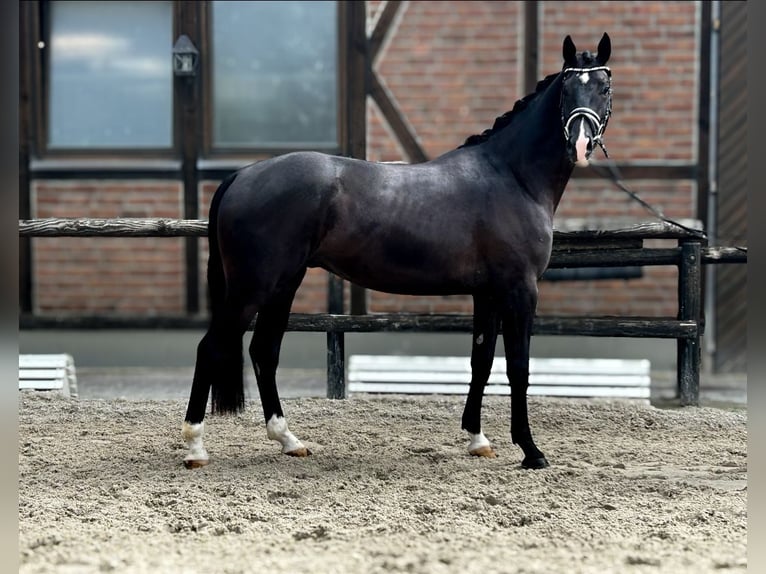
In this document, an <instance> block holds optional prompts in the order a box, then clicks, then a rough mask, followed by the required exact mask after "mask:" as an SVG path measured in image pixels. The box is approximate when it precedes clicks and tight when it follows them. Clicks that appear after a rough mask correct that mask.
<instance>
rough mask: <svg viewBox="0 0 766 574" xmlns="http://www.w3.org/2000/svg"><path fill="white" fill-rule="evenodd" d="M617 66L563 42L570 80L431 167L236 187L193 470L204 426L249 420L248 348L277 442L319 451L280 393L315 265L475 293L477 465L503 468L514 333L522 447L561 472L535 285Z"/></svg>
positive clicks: (396, 287)
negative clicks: (497, 386)
mask: <svg viewBox="0 0 766 574" xmlns="http://www.w3.org/2000/svg"><path fill="white" fill-rule="evenodd" d="M610 52H611V42H610V40H609V36H608V35H607V34H604V35H603V37H602V38H601V41H600V42H599V45H598V51H597V53H596V54H593V53H591V52H587V51H586V52H579V53H578V52H577V50H576V48H575V45H574V43H573V42H572V40H571V38H570V37H569V36H567V37H566V39H565V40H564V43H563V56H564V66H563V69H562V71H561V72H559V73H556V74H552V75H550V76H548V77H546V78H545V79H544V80H542V81H541V82H539V84H538V85H537V89H536V90H535V92H534V93H532V94H530V95H528V96H527V97H525V98H523V99H521V100H519V101H518V102H517V103H516V105H515V106H514V108H513V110H512V111H510V112H507V113H506V114H504V115H502V116H500V117H499V118H497V120H496V121H495V124H494V125H493V127H492V128H491V129H488V130H485V131H484V132H483V133H482V134H480V135H474V136H471V137H469V138H468V139H467V140H466V141H465V143H464V144H463V145H461V146H460V147H458V148H457V149H455V150H452V151H450V152H448V153H445V154H444V155H442V156H440V157H438V158H436V159H434V160H432V161H428V162H425V163H420V164H414V165H406V164H381V163H373V162H367V161H361V160H356V159H350V158H344V157H338V156H332V155H325V154H321V153H315V152H296V153H289V154H285V155H282V156H278V157H274V158H271V159H268V160H265V161H262V162H258V163H255V164H253V165H249V166H247V167H244V168H242V169H240V170H239V171H237V172H236V173H234V174H232V175H231V176H229V177H228V178H227V179H225V180H224V181H223V182H222V183H221V185H220V187H219V188H218V190H217V191H216V193H215V195H214V197H213V200H212V203H211V206H210V223H209V233H208V238H209V244H210V259H209V263H208V284H209V295H210V300H211V309H210V311H211V318H210V326H209V329H208V331H207V333H206V334H205V336H204V337H203V339H202V341H201V342H200V344H199V347H198V349H197V362H196V368H195V373H194V381H193V384H192V389H191V397H190V399H189V406H188V410H187V412H186V418H185V421H184V424H183V428H182V435H183V438H184V441H185V442H186V445H187V447H188V449H189V452H188V454H187V456H186V458H185V459H184V463H185V465H186V466H187V467H189V468H193V467H197V466H202V465H205V464H207V462H208V456H207V453H206V452H205V449H204V446H203V444H202V436H203V431H204V426H203V424H204V423H203V419H204V417H205V410H206V405H207V401H208V395H209V394H210V389H211V388H212V412H214V413H215V412H220V413H234V412H238V411H241V410H242V409H243V408H244V403H245V397H244V384H243V372H242V370H243V360H242V338H243V335H244V333H245V332H246V330H247V328H248V326H249V324H250V322H251V321H252V319H253V317H256V321H255V327H254V334H253V338H252V342H251V344H250V357H251V359H252V362H253V367H254V369H255V374H256V378H257V381H258V390H259V393H260V397H261V403H262V406H263V413H264V416H265V421H266V431H267V435H268V437H269V438H270V439H272V440H276V441H278V442H280V443H281V444H282V452H284V453H285V454H289V455H293V456H306V455H308V454H310V452H309V451H308V449H307V448H306V447H305V446H303V444H301V442H300V441H299V440H298V439H297V438H296V437H295V436H294V435H293V434H292V433H291V432H290V431H289V430H288V428H287V423H286V421H285V418H284V414H283V411H282V407H281V405H280V401H279V396H278V393H277V387H276V380H275V375H276V370H277V363H278V360H279V351H280V346H281V342H282V337H283V334H284V332H285V328H286V326H287V320H288V316H289V313H290V307H291V305H292V301H293V297H294V295H295V292H296V290H297V289H298V287H299V285H300V284H301V281H302V280H303V277H304V275H305V273H306V269H307V268H308V267H322V268H324V269H327V270H328V271H331V272H333V273H335V274H336V275H338V276H340V277H342V278H344V279H347V280H348V281H351V282H353V283H356V284H357V285H362V286H364V287H367V288H369V289H375V290H379V291H386V292H389V293H401V294H421V295H451V294H471V295H472V296H473V301H474V324H473V345H472V351H471V367H472V377H471V385H470V389H469V391H468V397H467V400H466V404H465V410H464V412H463V418H462V428H463V429H465V430H466V431H468V433H469V434H470V438H471V442H470V444H469V447H468V449H469V452H470V453H471V454H474V455H478V456H489V457H492V456H494V455H495V453H494V451H493V450H492V448H491V446H490V444H489V441H488V440H487V438H486V437H485V436H484V434H483V433H482V430H481V404H482V397H483V394H484V387H485V385H486V383H487V379H488V377H489V373H490V368H491V366H492V360H493V357H494V351H495V343H496V340H497V334H498V331H499V328H500V326H501V325H502V327H503V328H502V332H503V340H504V343H505V355H506V361H507V373H508V379H509V381H510V385H511V437H512V439H513V442H514V443H515V444H517V445H519V446H520V447H521V449H522V450H523V452H524V459H523V462H522V465H523V466H524V467H526V468H543V467H545V466H548V462H547V460H546V459H545V456H544V455H543V453H542V452H541V451H540V450H539V449H538V448H537V446H535V443H534V441H533V440H532V433H531V431H530V428H529V421H528V416H527V387H528V378H529V342H530V334H531V330H532V321H533V318H534V315H535V309H536V306H537V281H538V279H539V278H540V276H541V275H542V274H543V271H545V268H546V266H547V265H548V260H549V258H550V255H551V247H552V236H553V214H554V212H555V211H556V207H557V206H558V204H559V201H560V200H561V196H562V194H563V192H564V188H565V187H566V184H567V182H568V180H569V177H570V175H571V173H572V170H573V167H574V165H575V164H580V165H587V163H588V158H589V156H590V154H591V152H592V151H593V148H594V146H595V144H600V143H601V137H602V135H603V133H604V129H605V127H606V123H607V120H608V119H609V115H610V112H611V83H610V82H611V79H610V77H611V73H610V70H609V68H607V67H606V65H605V64H606V63H607V60H608V59H609V55H610Z"/></svg>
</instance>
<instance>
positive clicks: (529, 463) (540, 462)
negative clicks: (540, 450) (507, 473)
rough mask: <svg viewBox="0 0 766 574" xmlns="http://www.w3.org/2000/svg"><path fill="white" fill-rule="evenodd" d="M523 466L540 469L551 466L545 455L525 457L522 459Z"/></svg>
mask: <svg viewBox="0 0 766 574" xmlns="http://www.w3.org/2000/svg"><path fill="white" fill-rule="evenodd" d="M521 466H522V467H524V468H531V469H532V470H538V469H541V468H546V467H548V466H550V464H548V461H547V460H545V457H544V456H541V457H539V458H529V457H527V458H525V459H524V460H522V461H521Z"/></svg>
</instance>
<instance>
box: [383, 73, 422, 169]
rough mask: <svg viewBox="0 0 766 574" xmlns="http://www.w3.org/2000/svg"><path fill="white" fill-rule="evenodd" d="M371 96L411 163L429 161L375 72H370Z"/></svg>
mask: <svg viewBox="0 0 766 574" xmlns="http://www.w3.org/2000/svg"><path fill="white" fill-rule="evenodd" d="M370 95H371V96H372V98H373V99H374V100H375V103H376V104H378V107H379V108H380V111H381V113H382V114H383V117H384V118H385V119H386V121H387V122H388V125H389V126H390V127H391V129H392V130H393V132H394V134H395V135H396V138H397V139H398V140H399V143H400V144H401V145H402V147H403V148H404V153H406V154H407V159H408V160H409V162H410V163H421V162H424V161H428V156H427V155H426V153H425V151H423V148H422V147H421V146H420V143H419V142H418V140H417V138H416V137H415V134H414V132H413V131H412V129H411V128H410V126H409V124H407V122H406V121H405V120H404V117H403V116H402V113H401V111H400V110H399V107H398V106H397V105H396V104H395V103H394V100H393V97H392V96H391V94H390V93H389V91H388V89H387V88H386V87H385V86H384V85H383V83H382V82H381V81H380V78H378V75H377V74H376V73H375V71H374V70H371V71H370Z"/></svg>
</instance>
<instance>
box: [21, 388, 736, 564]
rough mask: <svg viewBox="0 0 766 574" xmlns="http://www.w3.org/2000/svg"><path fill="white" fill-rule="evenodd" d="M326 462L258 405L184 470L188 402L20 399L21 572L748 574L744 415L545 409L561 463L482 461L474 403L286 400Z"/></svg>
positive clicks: (538, 431) (505, 408)
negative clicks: (298, 452) (532, 465)
mask: <svg viewBox="0 0 766 574" xmlns="http://www.w3.org/2000/svg"><path fill="white" fill-rule="evenodd" d="M283 402H284V406H285V412H286V414H287V418H288V422H289V423H290V428H291V430H292V431H293V432H294V433H295V434H296V435H297V436H298V437H299V438H300V439H301V440H302V441H303V442H304V444H306V446H308V447H309V448H310V449H311V450H312V451H313V455H312V456H311V457H308V458H306V459H295V458H291V457H288V456H285V455H282V454H281V453H280V450H279V446H278V445H277V443H274V442H271V441H269V440H268V439H267V438H266V432H265V426H264V424H263V422H262V417H261V412H260V405H259V404H258V402H257V401H253V402H251V403H248V408H247V410H246V412H245V413H243V414H242V415H238V416H234V417H220V416H208V417H207V419H206V420H207V424H208V427H207V435H206V441H205V444H206V447H207V450H208V452H209V454H210V458H211V463H210V465H208V466H206V467H204V468H200V469H195V470H186V469H185V468H184V467H183V465H182V459H183V457H184V454H185V447H184V445H183V442H182V440H181V437H180V428H181V422H182V420H183V415H184V412H185V407H186V404H185V402H182V401H175V400H170V401H127V400H83V399H80V400H77V399H71V398H66V397H63V396H61V395H57V394H53V393H40V392H25V393H22V395H21V397H20V399H19V561H20V570H19V571H20V572H22V573H33V572H45V573H50V572H67V573H68V572H85V573H90V572H111V571H115V572H121V573H124V572H173V573H176V572H188V573H197V572H200V573H202V572H222V573H237V572H269V573H270V574H277V573H283V572H284V573H288V572H289V573H297V572H310V573H311V574H319V573H324V572H328V573H329V572H342V573H346V572H350V573H357V572H358V573H376V572H416V573H417V572H428V573H431V572H434V573H442V572H444V573H446V572H459V573H470V572H477V573H481V574H486V573H489V572H553V573H558V572H566V573H571V572H594V573H599V574H603V573H604V572H620V573H622V572H627V573H632V572H636V573H638V572H652V573H655V572H673V573H679V572H681V573H684V572H688V573H695V574H697V573H700V572H714V571H715V572H721V571H724V572H727V571H737V572H742V571H745V570H746V567H747V562H746V554H747V552H746V550H747V430H746V427H747V411H746V410H745V409H744V408H741V409H730V410H726V409H716V408H685V409H676V410H664V409H657V408H654V407H652V406H648V405H644V404H638V403H635V402H626V401H623V402H618V401H613V402H610V401H593V400H565V399H549V398H533V399H530V418H531V422H532V430H533V434H534V435H535V438H536V441H537V444H538V446H539V447H540V448H541V449H542V450H543V452H545V454H546V456H547V457H548V460H549V461H550V463H551V466H550V467H549V468H547V469H544V470H540V471H531V470H524V469H522V468H521V467H520V461H521V458H522V456H521V451H520V450H519V449H518V448H517V447H516V446H515V445H513V444H512V443H511V440H510V433H509V432H508V416H509V411H510V409H509V404H508V399H507V398H504V397H487V398H486V399H485V407H484V417H483V420H484V431H485V433H486V434H487V436H488V437H489V438H490V440H492V442H493V445H494V446H495V448H496V450H497V453H498V458H496V459H482V458H476V457H471V456H469V455H468V454H467V451H466V447H467V444H468V437H467V434H466V433H465V432H463V431H461V430H460V415H461V412H462V406H463V400H462V398H461V397H425V396H418V397H402V396H388V397H385V398H382V397H364V398H363V397H361V396H359V397H354V398H351V399H348V400H345V401H330V400H327V399H321V398H300V399H290V400H285V401H283Z"/></svg>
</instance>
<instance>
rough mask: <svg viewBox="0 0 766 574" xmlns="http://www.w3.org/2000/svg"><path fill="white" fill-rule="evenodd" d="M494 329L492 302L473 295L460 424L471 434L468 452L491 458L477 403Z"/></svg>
mask: <svg viewBox="0 0 766 574" xmlns="http://www.w3.org/2000/svg"><path fill="white" fill-rule="evenodd" d="M497 331H498V316H497V312H496V310H495V307H494V304H493V303H492V301H491V300H490V299H489V297H486V296H483V295H482V296H479V295H474V298H473V342H472V346H471V385H470V387H469V388H468V397H467V398H466V401H465V408H464V410H463V420H462V427H463V429H464V430H466V431H468V434H469V435H470V437H471V443H470V444H469V445H468V452H469V453H471V454H472V455H474V456H484V457H488V458H494V457H495V456H496V455H495V451H494V450H492V447H491V446H490V444H489V440H488V439H487V437H486V436H484V433H483V432H482V431H481V403H482V399H483V398H484V387H486V385H487V381H488V380H489V374H490V371H491V370H492V361H493V360H494V357H495V344H496V342H497Z"/></svg>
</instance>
